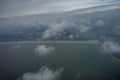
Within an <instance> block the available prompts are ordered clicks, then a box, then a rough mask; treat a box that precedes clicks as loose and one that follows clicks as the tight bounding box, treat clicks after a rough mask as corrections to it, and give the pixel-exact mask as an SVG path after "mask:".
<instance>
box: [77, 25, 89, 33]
mask: <svg viewBox="0 0 120 80" xmlns="http://www.w3.org/2000/svg"><path fill="white" fill-rule="evenodd" d="M78 29H79V30H80V32H87V31H89V30H90V29H91V27H88V26H85V25H80V26H79V27H78Z"/></svg>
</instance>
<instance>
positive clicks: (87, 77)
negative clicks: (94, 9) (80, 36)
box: [0, 42, 120, 80]
mask: <svg viewBox="0 0 120 80" xmlns="http://www.w3.org/2000/svg"><path fill="white" fill-rule="evenodd" d="M41 45H44V47H46V48H47V49H48V48H49V47H54V49H53V50H52V51H50V48H49V51H50V52H45V51H44V50H42V51H43V53H46V54H43V55H41V54H38V53H36V51H35V50H36V48H37V47H38V46H41ZM38 48H40V47H38ZM45 50H46V49H45ZM38 51H40V50H38ZM42 51H40V52H42ZM42 67H47V68H49V69H50V70H53V71H55V70H57V69H62V71H61V72H60V76H59V78H57V79H56V80H120V62H118V61H116V60H115V59H113V58H112V57H111V55H106V54H104V53H102V52H101V49H100V44H99V43H92V42H80V43H79V42H77V43H74V42H71V43H70V42H69V43H65V42H63V43H62V42H58V43H57V42H55V43H54V42H53V43H52V42H50V43H49V42H46V43H42V42H21V43H20V42H18V43H17V42H12V43H2V42H1V43H0V80H28V79H22V78H23V77H24V76H25V73H31V75H32V74H36V73H38V72H39V70H40V69H41V68H42ZM38 76H39V75H38ZM40 76H41V75H40ZM43 76H44V75H43ZM45 76H46V77H47V75H45ZM29 80H32V79H29ZM33 80H38V79H34V78H33ZM39 80H42V79H39ZM43 80H45V79H43ZM48 80H51V79H48Z"/></svg>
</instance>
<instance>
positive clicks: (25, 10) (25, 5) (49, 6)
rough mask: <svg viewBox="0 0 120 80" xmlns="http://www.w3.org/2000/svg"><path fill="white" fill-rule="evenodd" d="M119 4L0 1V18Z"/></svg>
mask: <svg viewBox="0 0 120 80" xmlns="http://www.w3.org/2000/svg"><path fill="white" fill-rule="evenodd" d="M119 2H120V0H0V17H12V16H22V15H34V14H46V13H59V12H66V11H72V10H76V9H82V8H89V7H94V6H102V5H108V4H115V3H119Z"/></svg>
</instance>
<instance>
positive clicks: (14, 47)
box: [12, 44, 21, 50]
mask: <svg viewBox="0 0 120 80" xmlns="http://www.w3.org/2000/svg"><path fill="white" fill-rule="evenodd" d="M20 47H21V45H20V44H17V45H15V46H13V47H12V50H15V49H19V48H20Z"/></svg>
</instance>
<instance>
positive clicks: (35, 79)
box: [17, 67, 63, 80]
mask: <svg viewBox="0 0 120 80" xmlns="http://www.w3.org/2000/svg"><path fill="white" fill-rule="evenodd" d="M62 70H63V69H57V70H55V71H54V70H52V69H49V68H48V67H42V68H41V69H40V70H39V71H38V72H37V73H32V72H28V73H24V75H23V77H22V78H18V79H17V80H58V79H59V77H60V76H61V72H62Z"/></svg>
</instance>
